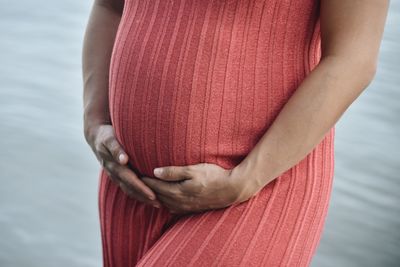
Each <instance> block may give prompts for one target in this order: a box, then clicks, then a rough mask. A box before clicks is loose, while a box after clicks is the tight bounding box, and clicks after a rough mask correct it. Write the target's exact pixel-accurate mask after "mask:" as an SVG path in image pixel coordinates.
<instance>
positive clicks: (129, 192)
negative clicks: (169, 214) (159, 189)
mask: <svg viewBox="0 0 400 267" xmlns="http://www.w3.org/2000/svg"><path fill="white" fill-rule="evenodd" d="M119 186H120V187H121V189H122V191H124V192H125V193H126V194H127V195H128V196H129V197H133V198H135V199H137V200H138V201H140V202H143V203H146V204H148V205H151V206H153V207H156V208H160V207H161V203H160V202H159V201H158V200H157V199H156V200H149V199H148V198H146V197H143V195H142V194H138V193H137V192H136V191H135V190H134V189H133V188H132V187H130V186H129V185H127V184H126V183H125V182H123V181H121V182H119Z"/></svg>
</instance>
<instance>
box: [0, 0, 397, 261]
mask: <svg viewBox="0 0 400 267" xmlns="http://www.w3.org/2000/svg"><path fill="white" fill-rule="evenodd" d="M0 3H1V9H0V34H1V41H0V60H1V61H0V62H1V64H0V81H1V82H0V142H1V143H0V144H1V149H0V182H1V184H0V266H2V267H8V266H10V267H11V266H12V267H15V266H38V267H39V266H40V267H47V266H101V240H100V230H99V222H98V207H97V188H98V180H97V179H98V170H99V165H98V163H97V161H96V159H95V157H94V155H93V154H92V153H91V151H90V149H89V147H88V146H87V145H86V143H85V141H84V138H83V130H82V82H81V47H82V40H83V34H84V29H85V26H86V23H87V19H88V16H89V12H90V8H91V4H92V1H67V0H52V1H51V0H37V1H29V0H19V1H7V0H0ZM399 26H400V1H391V6H390V11H389V16H388V19H387V24H386V29H385V33H384V40H383V42H382V47H381V52H380V60H379V66H378V72H377V74H376V77H375V80H374V81H373V82H372V83H371V85H370V86H369V87H368V88H367V89H366V91H364V93H363V94H362V95H361V96H360V97H359V98H358V99H357V100H356V101H355V102H354V103H353V105H352V106H351V107H350V108H349V109H348V110H347V112H346V113H345V114H344V115H343V117H342V118H341V119H340V121H339V122H338V123H337V124H336V141H335V146H336V156H335V162H336V166H335V179H334V188H333V192H332V198H331V204H330V207H329V211H328V217H327V221H326V224H325V228H324V233H323V237H322V240H321V243H320V246H319V248H318V250H317V254H316V256H315V258H314V260H313V263H312V266H314V267H318V266H323V267H325V266H327V267H329V266H332V267H337V266H363V267H367V266H371V267H372V266H373V267H375V266H380V267H382V266H400V101H399V100H400V88H399V85H400V66H399V64H400V31H399V29H400V27H399Z"/></svg>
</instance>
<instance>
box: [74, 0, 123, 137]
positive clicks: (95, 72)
mask: <svg viewBox="0 0 400 267" xmlns="http://www.w3.org/2000/svg"><path fill="white" fill-rule="evenodd" d="M122 5H123V1H110V0H109V1H105V0H102V1H100V0H97V1H95V2H94V5H93V8H92V11H91V14H90V18H89V22H88V24H87V28H86V32H85V37H84V44H83V51H82V75H83V84H84V91H83V105H84V129H85V131H88V130H89V129H90V126H91V125H93V124H98V123H110V114H109V108H108V74H109V67H110V58H111V52H112V48H113V44H114V40H115V35H116V32H117V29H118V25H119V22H120V19H121V13H122Z"/></svg>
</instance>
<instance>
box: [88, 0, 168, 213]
mask: <svg viewBox="0 0 400 267" xmlns="http://www.w3.org/2000/svg"><path fill="white" fill-rule="evenodd" d="M123 7H124V0H95V2H94V4H93V8H92V11H91V14H90V18H89V22H88V24H87V28H86V32H85V37H84V44H83V50H82V75H83V85H84V88H83V105H84V116H83V119H84V135H85V139H86V141H87V143H88V144H89V145H90V147H91V148H92V150H93V152H94V154H95V155H96V157H97V159H98V160H99V161H100V162H101V164H102V166H103V167H104V169H105V170H106V171H107V173H108V176H109V177H110V178H111V179H112V181H114V182H115V183H117V184H118V185H119V186H120V187H121V189H122V190H123V191H124V192H125V193H127V194H128V195H130V196H131V197H134V198H136V199H138V200H140V201H142V202H145V203H148V204H152V205H155V206H157V205H158V206H159V205H160V203H159V202H158V201H157V200H156V196H155V194H154V192H153V191H152V190H151V189H150V188H149V187H148V186H146V185H145V184H144V183H143V182H142V181H141V180H140V179H139V177H138V176H137V175H136V174H135V173H134V172H133V171H132V170H131V169H130V168H129V167H128V166H127V163H128V155H127V153H126V152H125V151H124V150H123V148H122V146H121V144H119V142H118V140H117V139H116V137H115V132H114V129H113V127H112V125H111V119H110V111H109V104H108V85H109V77H108V76H109V68H110V59H111V54H112V49H113V46H114V42H115V37H116V33H117V30H118V26H119V23H120V20H121V15H122V11H123Z"/></svg>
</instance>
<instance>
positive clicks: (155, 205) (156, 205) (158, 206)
mask: <svg viewBox="0 0 400 267" xmlns="http://www.w3.org/2000/svg"><path fill="white" fill-rule="evenodd" d="M153 207H155V208H157V209H159V208H161V206H160V205H159V204H153Z"/></svg>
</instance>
